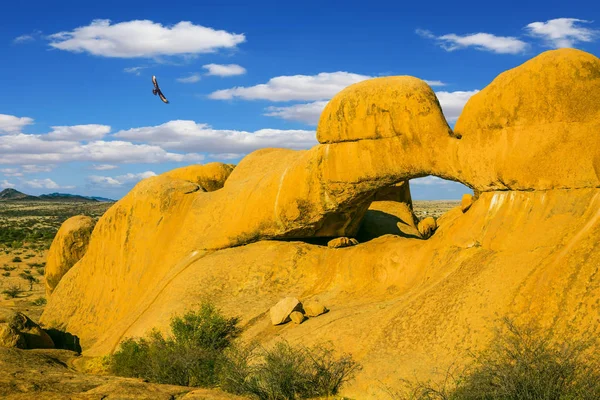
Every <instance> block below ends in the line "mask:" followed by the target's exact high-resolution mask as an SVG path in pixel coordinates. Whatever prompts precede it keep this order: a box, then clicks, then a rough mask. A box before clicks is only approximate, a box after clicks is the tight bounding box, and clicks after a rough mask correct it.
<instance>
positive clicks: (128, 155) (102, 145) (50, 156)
mask: <svg viewBox="0 0 600 400" xmlns="http://www.w3.org/2000/svg"><path fill="white" fill-rule="evenodd" d="M44 136H47V135H25V134H16V135H4V136H0V164H11V165H20V164H39V163H62V162H70V161H91V162H97V163H107V164H109V163H160V162H182V161H198V160H201V159H202V158H203V157H202V156H201V155H198V154H189V153H187V154H179V153H170V152H167V151H165V150H164V149H163V148H161V147H159V146H155V145H148V144H133V143H130V142H124V141H102V140H97V141H93V142H89V143H86V144H82V143H80V142H77V141H67V140H45V138H44ZM182 150H184V151H185V150H186V149H185V146H184V148H183V149H182Z"/></svg>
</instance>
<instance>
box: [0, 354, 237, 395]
mask: <svg viewBox="0 0 600 400" xmlns="http://www.w3.org/2000/svg"><path fill="white" fill-rule="evenodd" d="M77 359H78V357H77V355H76V353H74V352H71V351H67V350H19V349H4V348H0V398H2V399H6V400H29V399H40V400H42V399H43V400H63V399H64V400H67V399H68V400H80V399H81V400H102V399H114V400H117V399H118V400H125V399H127V400H163V399H164V400H171V399H174V398H178V399H189V400H236V399H237V400H241V399H243V398H242V397H239V396H234V395H231V394H228V393H224V392H221V391H218V390H207V389H195V390H194V388H190V387H182V386H173V385H159V384H152V383H146V382H144V381H142V380H141V379H129V378H119V377H114V376H100V375H89V374H83V373H80V372H77V371H76V370H74V369H73V361H74V360H77Z"/></svg>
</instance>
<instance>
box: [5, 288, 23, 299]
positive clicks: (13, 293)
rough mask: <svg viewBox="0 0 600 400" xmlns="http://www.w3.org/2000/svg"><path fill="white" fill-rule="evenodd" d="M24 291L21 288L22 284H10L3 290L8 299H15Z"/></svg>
mask: <svg viewBox="0 0 600 400" xmlns="http://www.w3.org/2000/svg"><path fill="white" fill-rule="evenodd" d="M22 292H23V291H22V290H21V287H20V286H16V285H13V286H10V287H9V288H8V289H4V290H3V291H2V294H4V295H5V296H6V298H7V299H14V298H16V297H17V296H18V295H19V294H21V293H22Z"/></svg>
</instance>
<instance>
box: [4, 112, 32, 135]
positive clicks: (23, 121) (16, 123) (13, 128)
mask: <svg viewBox="0 0 600 400" xmlns="http://www.w3.org/2000/svg"><path fill="white" fill-rule="evenodd" d="M31 124H33V118H29V117H15V116H14V115H7V114H0V132H9V133H12V132H19V131H20V130H21V129H23V127H24V126H26V125H31Z"/></svg>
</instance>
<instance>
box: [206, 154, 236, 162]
mask: <svg viewBox="0 0 600 400" xmlns="http://www.w3.org/2000/svg"><path fill="white" fill-rule="evenodd" d="M243 156H244V154H242V153H218V154H209V157H210V158H213V159H215V160H224V161H227V160H235V159H236V158H242V157H243Z"/></svg>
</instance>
